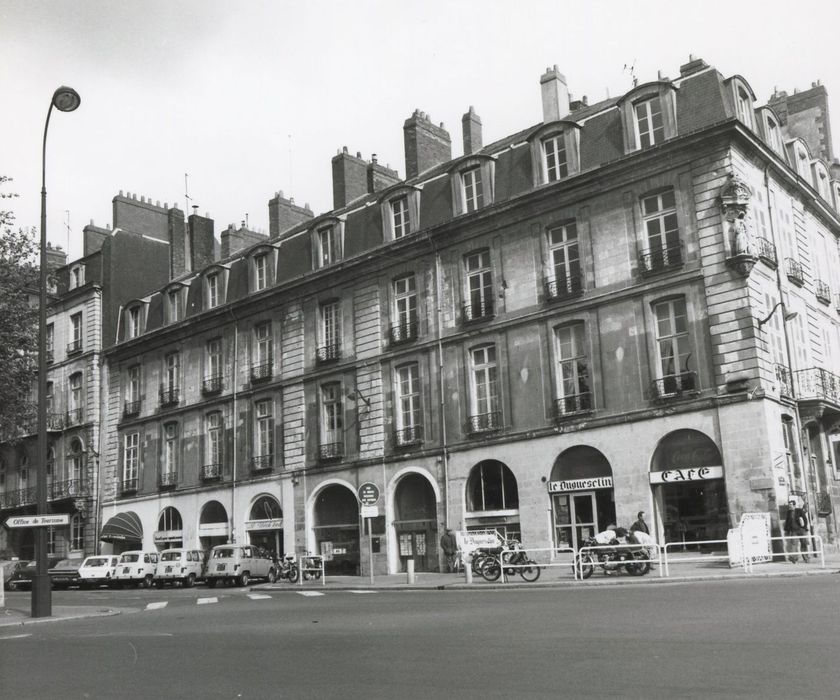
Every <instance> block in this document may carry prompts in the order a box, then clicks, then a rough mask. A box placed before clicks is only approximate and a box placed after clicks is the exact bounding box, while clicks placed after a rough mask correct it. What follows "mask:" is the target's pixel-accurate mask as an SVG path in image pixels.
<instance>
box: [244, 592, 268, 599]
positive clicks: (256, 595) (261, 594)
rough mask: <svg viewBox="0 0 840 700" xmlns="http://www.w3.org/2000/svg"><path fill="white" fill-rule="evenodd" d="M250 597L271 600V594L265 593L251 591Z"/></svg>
mask: <svg viewBox="0 0 840 700" xmlns="http://www.w3.org/2000/svg"><path fill="white" fill-rule="evenodd" d="M248 597H249V598H250V599H251V600H271V596H270V595H265V594H264V593H249V594H248Z"/></svg>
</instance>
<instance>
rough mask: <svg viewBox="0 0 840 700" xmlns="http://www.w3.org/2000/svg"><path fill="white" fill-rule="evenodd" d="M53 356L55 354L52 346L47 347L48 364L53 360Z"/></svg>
mask: <svg viewBox="0 0 840 700" xmlns="http://www.w3.org/2000/svg"><path fill="white" fill-rule="evenodd" d="M54 357H55V356H54V354H53V349H52V348H47V364H48V365H51V364H52V363H53V362H54V361H55V360H54Z"/></svg>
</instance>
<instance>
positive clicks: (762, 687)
mask: <svg viewBox="0 0 840 700" xmlns="http://www.w3.org/2000/svg"><path fill="white" fill-rule="evenodd" d="M839 587H840V577H838V576H818V577H808V578H794V579H762V580H750V581H747V580H740V581H721V582H706V583H693V584H665V585H625V586H620V587H600V588H579V589H577V588H575V589H570V588H565V589H540V590H527V589H519V590H515V591H505V590H484V591H377V592H373V593H365V594H362V593H353V592H350V591H335V590H334V591H330V590H326V591H316V590H315V589H314V588H313V589H307V591H306V592H307V593H308V594H309V595H306V596H304V595H301V594H300V593H298V592H295V590H293V589H291V587H290V589H289V590H279V591H274V590H272V591H259V589H254V590H252V591H246V590H244V589H232V588H231V589H216V590H209V589H203V588H198V589H188V590H178V589H175V590H164V591H157V590H151V591H105V590H103V591H101V592H77V591H68V592H62V593H59V594H58V595H57V597H56V600H55V603H56V604H69V603H80V604H81V603H84V604H90V602H91V601H95V602H94V604H100V603H101V604H102V605H104V606H107V605H127V606H131V607H134V608H136V609H140V610H141V611H140V612H136V613H126V614H123V615H120V616H117V617H109V618H99V619H92V620H78V621H63V622H58V623H47V624H38V625H27V626H25V627H0V688H2V696H3V698H16V699H17V698H21V699H22V698H39V699H41V698H135V697H137V698H150V697H151V698H366V699H367V698H482V699H484V700H486V699H487V698H505V699H506V700H510V699H517V698H559V697H569V698H581V697H598V698H604V697H630V698H677V697H680V698H683V697H686V698H695V697H696V698H704V699H705V698H713V697H719V698H737V697H762V698H766V697H796V698H836V697H837V696H838V685H839V684H840V661H838V659H840V605H839V604H838V603H840V600H838V598H840V588H839ZM313 593H315V594H317V593H322V595H312V594H313ZM12 595H13V596H14V597H13V598H12V599H11V600H10V601H7V602H8V603H9V604H12V605H14V604H18V603H17V597H18V596H21V595H23V596H25V595H26V594H19V593H15V594H12ZM21 600H24V598H21ZM149 604H151V606H150V607H152V608H154V609H145V608H146V606H147V605H149ZM164 604H165V605H164Z"/></svg>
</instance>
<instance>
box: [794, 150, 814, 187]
mask: <svg viewBox="0 0 840 700" xmlns="http://www.w3.org/2000/svg"><path fill="white" fill-rule="evenodd" d="M808 161H809V158H808V152H807V151H806V150H805V148H804V147H803V146H802V145H801V144H797V146H796V172H797V173H798V174H799V175H800V177H803V178H805V179H806V180H807V181H808V182H809V183H810V182H811V177H810V175H811V173H810V172H809V171H810V168H809V167H808Z"/></svg>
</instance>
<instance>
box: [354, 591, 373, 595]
mask: <svg viewBox="0 0 840 700" xmlns="http://www.w3.org/2000/svg"><path fill="white" fill-rule="evenodd" d="M350 593H356V594H357V595H361V594H363V593H376V591H350Z"/></svg>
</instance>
